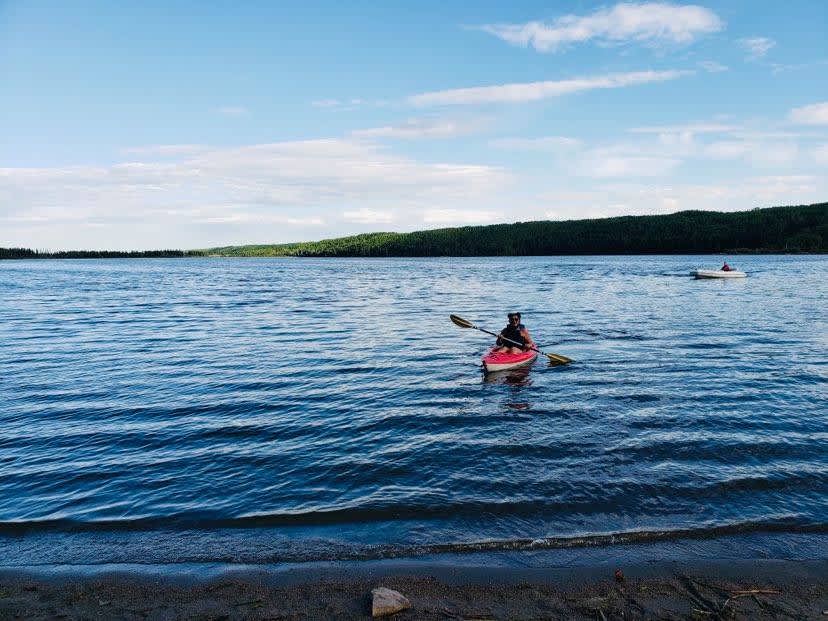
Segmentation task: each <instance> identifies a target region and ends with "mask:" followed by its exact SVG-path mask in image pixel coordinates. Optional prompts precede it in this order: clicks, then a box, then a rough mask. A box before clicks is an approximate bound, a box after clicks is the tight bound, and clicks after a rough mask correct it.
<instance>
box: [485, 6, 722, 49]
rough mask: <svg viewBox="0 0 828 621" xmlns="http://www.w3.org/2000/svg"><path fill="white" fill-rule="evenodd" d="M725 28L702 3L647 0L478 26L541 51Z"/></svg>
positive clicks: (670, 39)
mask: <svg viewBox="0 0 828 621" xmlns="http://www.w3.org/2000/svg"><path fill="white" fill-rule="evenodd" d="M723 27H724V23H723V22H722V20H721V19H720V18H719V16H718V15H716V13H714V12H713V11H711V10H710V9H707V8H705V7H701V6H696V5H684V6H680V5H675V4H668V3H662V2H646V3H640V4H638V3H620V4H616V5H615V6H614V7H611V8H603V9H598V10H597V11H595V12H594V13H591V14H589V15H583V16H581V15H565V16H563V17H559V18H558V19H556V20H554V21H553V22H551V23H548V24H547V23H544V22H539V21H532V22H528V23H525V24H487V25H484V26H479V27H478V29H479V30H483V31H484V32H488V33H490V34H493V35H494V36H496V37H498V38H500V39H503V40H504V41H506V42H508V43H511V44H512V45H520V46H523V47H527V46H530V45H531V46H532V47H533V48H535V49H536V50H537V51H539V52H554V51H557V50H560V49H562V48H564V47H566V46H567V45H571V44H574V43H583V42H587V41H590V40H595V41H596V42H598V43H599V44H605V45H606V44H618V43H627V42H636V43H643V44H647V45H651V46H657V45H662V44H665V43H670V44H686V43H691V42H692V41H694V40H695V39H696V38H698V37H699V36H701V35H705V34H709V33H713V32H718V31H719V30H721V29H722V28H723Z"/></svg>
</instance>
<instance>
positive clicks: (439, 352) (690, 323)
mask: <svg viewBox="0 0 828 621" xmlns="http://www.w3.org/2000/svg"><path fill="white" fill-rule="evenodd" d="M728 259H729V262H730V264H731V265H733V266H735V267H738V268H740V269H743V270H745V271H747V272H748V273H749V277H748V278H747V279H745V280H740V281H695V280H693V279H691V278H690V277H689V276H688V273H689V271H690V270H691V269H694V268H696V267H715V266H716V264H717V261H718V257H689V256H678V257H676V256H670V257H660V256H659V257H655V256H647V257H526V258H517V257H516V258H471V259H448V258H446V259H389V260H378V259H353V260H351V259H336V260H324V259H316V260H310V259H308V260H306V259H272V260H269V259H256V260H251V259H172V260H166V259H152V260H138V259H132V260H94V261H19V262H11V261H8V262H0V367H2V369H3V374H2V379H0V489H2V493H0V539H2V540H3V541H5V542H6V543H7V544H9V545H13V547H14V549H15V551H16V552H15V555H13V557H12V556H11V555H6V557H5V558H4V559H0V564H6V565H21V564H22V565H27V564H38V563H51V564H61V563H84V564H96V563H123V562H142V561H145V562H151V563H176V562H203V563H211V562H219V563H220V562H243V563H257V562H261V563H279V562H314V561H331V560H333V561H336V560H357V559H377V558H399V557H409V556H428V555H435V554H445V553H451V554H458V553H460V554H463V553H492V552H501V551H537V550H544V549H569V548H595V547H598V548H600V547H604V546H614V545H619V544H625V545H626V544H638V543H652V542H660V545H663V542H670V541H672V540H679V539H687V538H690V539H697V540H699V539H706V538H714V537H719V538H720V537H727V536H742V535H745V534H750V533H755V532H770V533H774V535H775V536H780V535H784V534H786V533H789V534H791V536H792V537H793V536H795V535H796V534H797V533H806V534H814V535H817V536H815V537H814V541H817V542H822V543H821V544H820V545H821V546H823V547H824V537H822V536H821V534H824V533H828V520H826V517H825V516H826V515H828V356H826V352H827V351H828V313H826V311H825V308H826V306H828V285H826V282H828V257H814V256H785V257H778V256H750V257H728ZM510 310H520V311H521V312H522V313H523V319H524V323H525V324H526V325H527V327H528V328H529V329H530V330H531V332H532V334H533V336H534V338H535V339H536V340H537V342H539V343H542V344H543V345H544V346H545V347H546V349H548V350H549V351H553V352H558V353H561V354H565V355H567V356H569V357H571V358H573V359H575V360H576V362H575V363H574V364H572V365H568V366H565V367H547V366H545V365H544V364H542V363H541V362H538V363H536V364H535V365H534V366H533V367H532V368H531V369H529V370H528V371H520V372H514V373H505V374H497V375H494V376H483V375H482V373H481V372H480V368H479V359H480V356H481V355H482V354H483V353H484V352H485V351H486V350H487V349H488V346H489V343H490V339H489V337H487V336H485V335H482V334H480V333H479V332H476V331H472V330H461V329H459V328H457V327H455V326H454V325H453V324H451V323H450V322H449V320H448V315H449V313H456V314H459V315H461V316H463V317H465V318H467V319H470V320H472V321H474V322H475V323H477V324H478V325H480V326H483V327H487V328H489V329H493V330H497V329H500V328H501V327H502V324H504V323H505V314H506V312H507V311H510ZM24 535H25V537H24ZM159 537H162V538H163V540H164V541H175V545H164V546H147V545H146V543H147V542H151V541H158V540H159V539H158V538H159ZM39 542H40V543H39ZM55 542H60V545H56V543H55ZM783 547H784V546H783ZM822 552H823V553H824V554H826V555H828V550H823V551H822ZM136 557H138V558H136Z"/></svg>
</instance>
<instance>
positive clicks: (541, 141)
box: [489, 136, 581, 151]
mask: <svg viewBox="0 0 828 621" xmlns="http://www.w3.org/2000/svg"><path fill="white" fill-rule="evenodd" d="M489 146H491V147H493V148H495V149H509V150H514V151H569V150H571V149H575V148H577V147H579V146H581V141H580V140H577V139H575V138H567V137H566V136H541V137H540V138H498V139H496V140H492V141H490V142H489Z"/></svg>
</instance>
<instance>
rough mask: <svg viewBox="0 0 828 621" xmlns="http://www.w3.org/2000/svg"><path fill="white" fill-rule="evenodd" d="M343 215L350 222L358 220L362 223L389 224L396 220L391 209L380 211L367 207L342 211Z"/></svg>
mask: <svg viewBox="0 0 828 621" xmlns="http://www.w3.org/2000/svg"><path fill="white" fill-rule="evenodd" d="M342 217H343V218H344V219H345V220H347V221H348V222H358V223H360V224H388V223H389V222H393V221H394V214H393V213H391V212H390V211H380V210H378V209H368V208H366V207H362V208H361V209H354V210H351V211H345V212H343V213H342Z"/></svg>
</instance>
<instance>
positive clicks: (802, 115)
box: [789, 101, 828, 125]
mask: <svg viewBox="0 0 828 621" xmlns="http://www.w3.org/2000/svg"><path fill="white" fill-rule="evenodd" d="M789 118H790V119H791V121H793V122H794V123H800V124H802V125H828V101H823V102H822V103H815V104H811V105H810V106H802V107H801V108H794V109H793V110H791V113H790V115H789Z"/></svg>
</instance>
